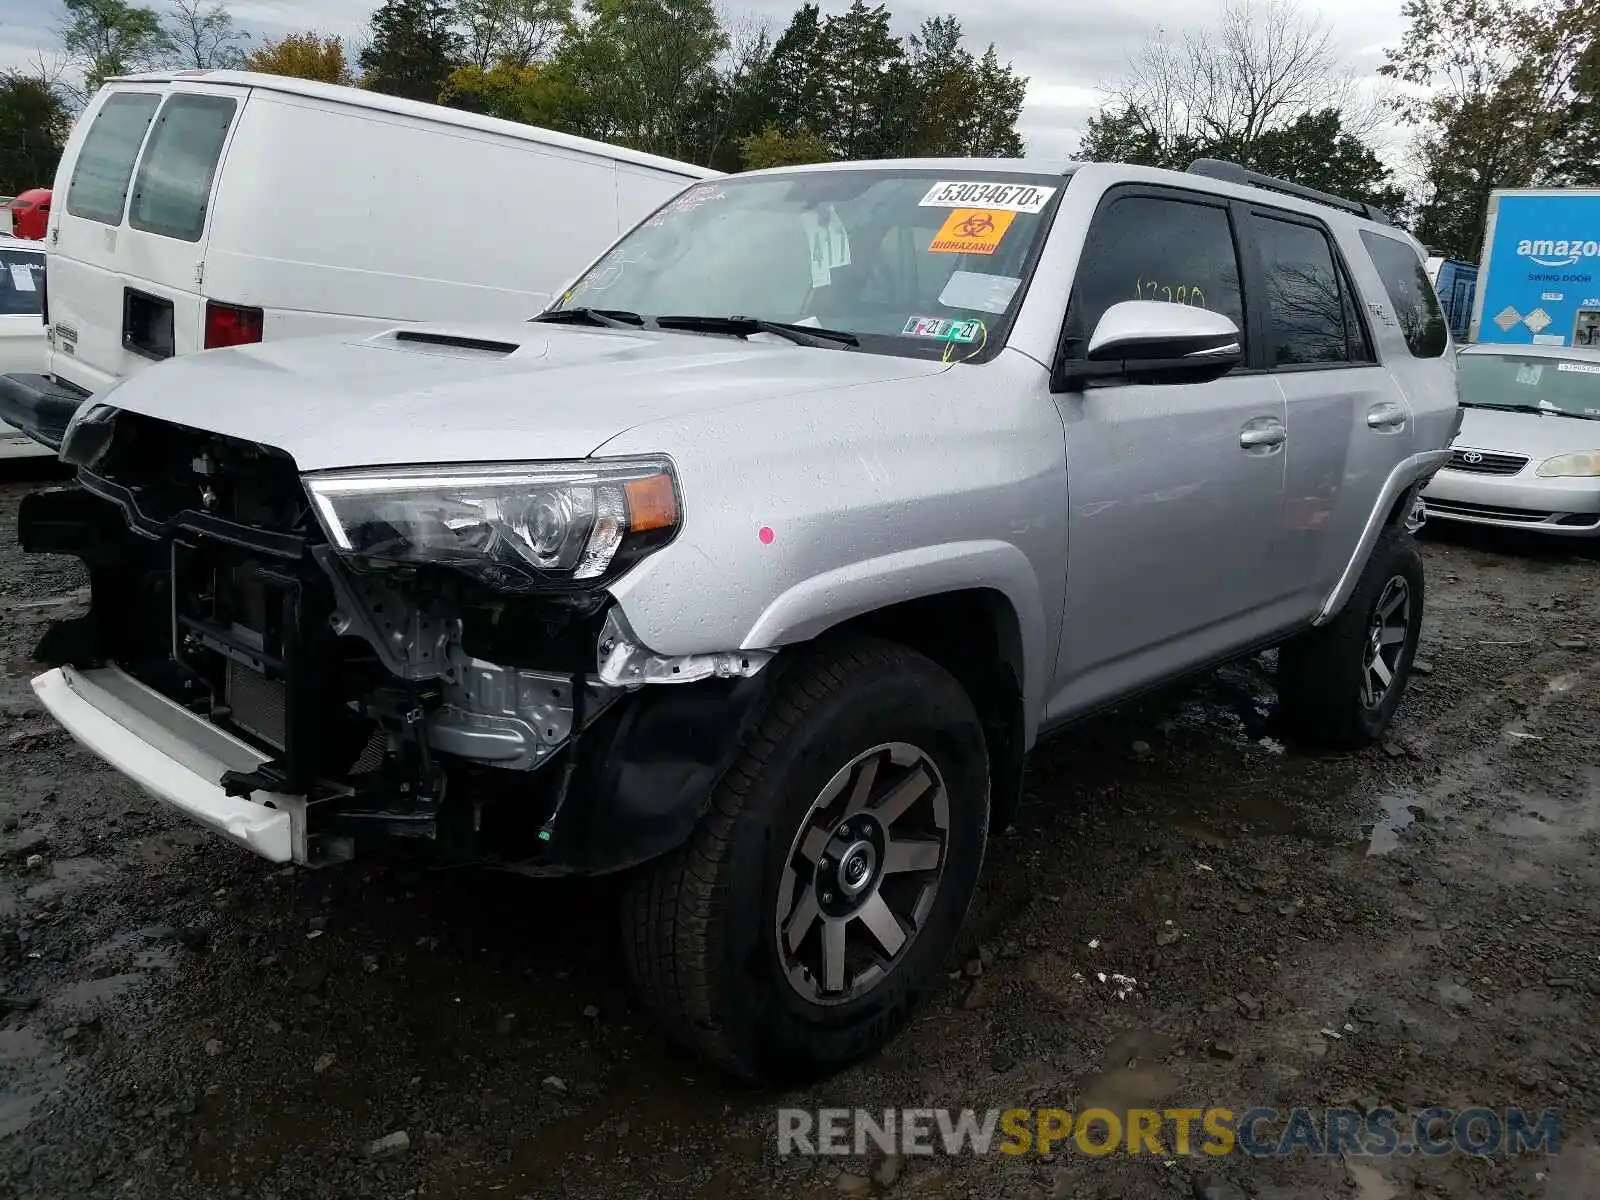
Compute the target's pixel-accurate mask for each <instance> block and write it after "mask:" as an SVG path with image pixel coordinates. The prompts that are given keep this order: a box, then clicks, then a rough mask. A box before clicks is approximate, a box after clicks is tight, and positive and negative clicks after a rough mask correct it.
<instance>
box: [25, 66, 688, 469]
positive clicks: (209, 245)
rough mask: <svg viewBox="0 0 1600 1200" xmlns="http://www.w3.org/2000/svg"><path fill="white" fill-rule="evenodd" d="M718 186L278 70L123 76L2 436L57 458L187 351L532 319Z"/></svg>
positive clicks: (66, 224)
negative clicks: (606, 256) (603, 261)
mask: <svg viewBox="0 0 1600 1200" xmlns="http://www.w3.org/2000/svg"><path fill="white" fill-rule="evenodd" d="M718 174H719V173H718V172H716V171H710V170H706V169H704V168H700V167H694V166H690V165H688V164H687V163H681V162H675V161H673V160H671V159H665V158H658V157H656V156H654V155H649V154H641V153H638V152H636V151H632V150H625V149H621V148H619V147H616V146H610V145H606V144H605V143H602V142H594V141H589V140H587V139H584V138H576V137H570V136H567V135H565V134H559V133H553V132H550V131H549V130H544V129H537V128H534V127H533V126H529V125H520V124H517V123H515V122H512V121H502V120H497V119H495V118H492V117H482V116H478V115H475V114H472V113H464V112H458V111H456V110H454V109H448V108H443V107H440V106H438V105H433V104H421V103H417V102H415V101H410V100H400V99H396V98H394V97H391V96H383V95H379V94H377V93H374V92H366V91H362V90H360V89H357V88H346V87H335V86H332V85H329V84H321V83H311V82H307V81H305V80H299V79H288V78H283V77H280V76H275V75H258V74H252V73H248V72H237V71H179V72H163V73H158V74H149V75H137V76H130V77H127V78H121V79H114V80H111V81H110V82H109V83H107V84H106V85H105V86H104V87H103V88H102V89H101V90H100V91H99V93H98V94H97V95H96V96H95V97H94V99H93V100H92V101H91V103H90V105H89V107H88V108H87V109H86V110H85V112H84V114H83V116H82V117H81V118H80V119H79V120H78V122H77V124H76V126H75V127H74V128H73V131H72V135H71V137H70V138H69V140H68V142H67V146H66V150H65V153H64V154H63V155H62V159H61V166H60V169H59V171H58V173H57V175H56V180H55V189H54V192H55V199H56V203H55V208H54V211H53V212H52V214H51V219H50V226H49V231H48V233H47V234H46V239H45V244H46V248H47V250H48V267H47V289H48V290H47V293H46V296H45V301H46V311H45V321H46V324H47V326H48V327H49V353H48V360H47V361H48V365H47V367H46V373H45V374H44V375H43V376H41V375H25V374H12V375H7V376H4V377H0V420H8V421H10V422H11V423H13V424H15V425H18V426H20V427H21V428H24V429H26V430H27V431H28V432H29V434H30V435H31V436H33V437H35V438H36V439H38V440H40V441H42V442H44V443H45V444H47V445H54V444H58V443H59V440H60V434H61V432H62V430H63V429H64V428H65V426H66V422H67V419H68V418H69V417H70V416H71V414H72V412H73V411H75V410H76V408H77V407H78V405H79V404H80V403H81V402H82V401H83V399H84V398H85V397H86V396H88V395H89V394H91V393H94V392H98V391H100V390H102V389H104V388H106V387H107V386H109V385H110V384H112V383H113V382H115V381H116V380H118V379H120V378H123V377H125V376H128V375H131V374H133V373H134V372H136V371H138V370H139V369H140V368H141V367H142V366H144V365H145V364H147V363H149V362H152V361H157V360H160V359H165V358H170V357H173V356H174V355H180V354H189V353H193V352H195V351H199V350H205V349H211V348H214V347H219V346H229V345H237V344H240V343H244V342H255V341H273V340H277V339H281V338H292V337H301V336H309V335H313V334H319V333H334V332H338V331H340V330H344V329H359V328H361V327H363V326H371V327H373V328H380V327H384V326H389V325H393V324H395V323H403V322H410V321H423V320H433V321H437V320H452V321H453V320H461V321H494V320H507V319H511V320H523V319H526V318H528V317H531V316H533V315H534V314H536V313H538V312H539V311H541V310H542V309H543V308H544V307H545V306H546V305H547V304H548V303H549V301H550V300H551V299H552V297H553V295H554V294H556V293H557V292H558V291H559V290H560V289H561V288H562V287H564V286H565V285H566V284H567V283H569V282H570V281H571V279H572V278H573V277H574V276H575V275H576V274H577V273H578V272H580V271H581V270H582V269H583V268H584V267H585V266H587V265H588V264H589V263H590V262H591V261H593V260H594V259H595V258H596V257H597V256H598V255H599V254H600V253H601V252H602V251H603V250H604V249H605V248H606V247H607V246H609V245H610V244H611V242H613V241H614V240H615V239H616V238H617V237H618V236H619V235H620V234H621V233H623V232H625V231H627V230H628V229H630V228H632V226H633V225H635V224H636V223H637V222H639V221H640V220H642V219H643V218H644V217H646V216H648V215H649V214H650V213H651V212H653V211H654V210H655V209H656V208H658V207H659V206H661V205H662V204H664V203H665V202H667V201H668V200H669V199H671V198H672V197H673V196H674V195H676V194H677V193H678V192H680V191H682V190H683V189H684V188H685V187H687V186H688V185H689V184H691V183H693V182H696V181H698V180H701V179H706V178H709V177H715V176H717V175H718ZM219 402H223V400H222V398H219Z"/></svg>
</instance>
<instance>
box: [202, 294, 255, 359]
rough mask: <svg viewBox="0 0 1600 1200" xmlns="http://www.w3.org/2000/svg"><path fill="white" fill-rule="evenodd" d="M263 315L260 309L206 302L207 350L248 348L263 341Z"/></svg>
mask: <svg viewBox="0 0 1600 1200" xmlns="http://www.w3.org/2000/svg"><path fill="white" fill-rule="evenodd" d="M261 323H262V313H261V310H260V309H259V308H245V307H244V306H242V305H239V304H218V303H217V302H216V301H215V300H207V301H206V343H205V349H207V350H216V349H218V348H219V347H222V346H248V345H250V344H251V343H252V342H259V341H260V340H261Z"/></svg>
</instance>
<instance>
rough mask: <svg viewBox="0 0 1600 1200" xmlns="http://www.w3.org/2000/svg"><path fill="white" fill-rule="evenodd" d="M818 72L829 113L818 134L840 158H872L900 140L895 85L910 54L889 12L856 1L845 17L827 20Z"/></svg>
mask: <svg viewBox="0 0 1600 1200" xmlns="http://www.w3.org/2000/svg"><path fill="white" fill-rule="evenodd" d="M816 53H817V58H818V62H819V69H818V72H817V78H816V80H815V83H816V84H817V85H818V98H819V99H820V100H821V102H822V104H823V105H824V110H825V112H826V114H827V117H826V128H823V129H819V130H815V131H814V132H816V133H817V134H819V135H820V136H821V137H822V138H823V139H824V140H825V141H827V142H828V144H829V145H830V146H831V147H832V149H833V152H834V156H835V157H836V158H841V159H855V158H873V157H876V156H878V155H880V154H882V153H884V152H885V151H886V150H888V149H889V147H890V146H892V145H893V143H894V141H895V140H896V139H895V130H894V129H893V125H892V116H893V114H894V111H895V108H896V105H895V104H894V100H893V93H892V90H891V85H892V82H893V79H894V74H893V72H894V69H895V68H896V67H897V66H899V65H900V64H901V61H902V60H903V59H904V57H905V50H904V48H903V47H902V46H901V44H900V41H899V39H898V38H896V37H895V36H894V35H893V34H892V33H890V32H889V10H888V8H887V7H885V6H884V5H882V4H879V5H877V6H876V7H873V8H868V7H867V5H866V2H865V0H851V3H850V7H849V8H847V9H846V10H845V11H844V12H842V13H839V14H837V15H835V16H830V17H828V18H826V19H825V20H824V21H823V23H822V30H821V33H820V35H819V36H818V38H817V45H816Z"/></svg>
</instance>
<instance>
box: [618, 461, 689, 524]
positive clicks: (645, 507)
mask: <svg viewBox="0 0 1600 1200" xmlns="http://www.w3.org/2000/svg"><path fill="white" fill-rule="evenodd" d="M624 490H625V491H626V492H627V494H628V529H629V530H630V531H631V532H633V533H648V532H649V531H650V530H652V529H671V528H672V527H673V526H674V525H676V524H677V523H678V497H677V495H676V494H675V493H674V492H673V490H672V478H671V476H669V475H648V476H646V477H645V478H643V479H635V480H632V481H630V482H629V483H628V484H626V485H625V487H624Z"/></svg>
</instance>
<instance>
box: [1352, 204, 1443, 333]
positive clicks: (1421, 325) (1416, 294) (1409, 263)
mask: <svg viewBox="0 0 1600 1200" xmlns="http://www.w3.org/2000/svg"><path fill="white" fill-rule="evenodd" d="M1361 240H1362V241H1363V242H1364V243H1366V247H1367V254H1368V255H1370V256H1371V258H1372V265H1373V266H1375V267H1377V268H1378V275H1379V277H1380V278H1382V280H1383V289H1384V291H1386V292H1388V293H1389V304H1390V305H1391V306H1392V307H1393V308H1394V315H1395V320H1397V321H1399V322H1400V330H1401V332H1402V333H1404V334H1405V335H1406V345H1407V346H1409V347H1410V348H1411V353H1412V354H1413V355H1414V356H1415V357H1417V358H1438V357H1439V356H1440V355H1441V354H1443V353H1444V352H1445V347H1447V346H1448V345H1449V344H1450V333H1449V330H1448V328H1447V327H1446V326H1445V323H1444V313H1443V311H1442V310H1441V309H1440V308H1439V297H1438V296H1437V295H1435V294H1434V290H1433V284H1432V283H1430V282H1429V280H1428V268H1427V267H1426V266H1425V265H1424V264H1423V261H1422V259H1421V258H1419V257H1417V252H1416V251H1415V250H1413V249H1412V248H1411V247H1410V246H1408V245H1406V243H1404V242H1402V241H1400V240H1399V239H1398V238H1392V237H1385V236H1384V235H1383V234H1381V233H1372V232H1370V231H1366V230H1364V231H1362V234H1361Z"/></svg>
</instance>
